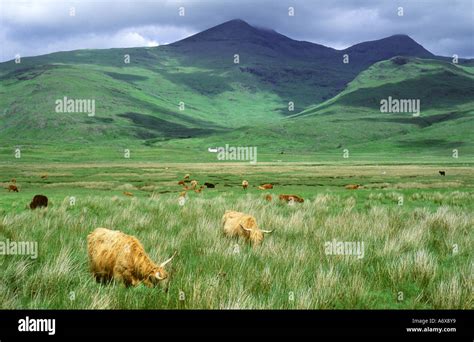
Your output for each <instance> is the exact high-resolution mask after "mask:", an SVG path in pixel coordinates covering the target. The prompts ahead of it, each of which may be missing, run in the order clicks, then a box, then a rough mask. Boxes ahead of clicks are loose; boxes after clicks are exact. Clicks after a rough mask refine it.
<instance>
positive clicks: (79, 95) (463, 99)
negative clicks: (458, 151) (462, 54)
mask: <svg viewBox="0 0 474 342" xmlns="http://www.w3.org/2000/svg"><path fill="white" fill-rule="evenodd" d="M235 54H238V55H239V58H240V61H239V63H238V64H235V63H234V55H235ZM344 54H349V55H350V57H351V62H350V63H349V64H344V63H342V56H343V55H344ZM397 55H404V56H409V57H394V56H397ZM126 56H129V57H130V63H125V62H124V58H125V57H126ZM392 57H393V58H392ZM416 57H419V58H416ZM387 58H392V59H390V60H386V59H387ZM420 58H429V59H420ZM379 61H381V62H379ZM373 63H376V64H374V65H372V64H373ZM460 63H461V64H460V65H453V64H451V63H449V61H447V60H446V59H445V58H441V57H437V56H433V55H432V54H431V53H430V52H429V51H427V50H425V49H424V48H423V47H422V46H421V45H419V44H418V43H416V42H415V41H413V40H412V39H411V38H409V37H408V36H404V35H396V36H392V37H388V38H384V39H381V40H378V41H372V42H365V43H361V44H357V45H354V46H353V47H350V48H348V49H345V50H335V49H331V48H328V47H325V46H322V45H318V44H313V43H308V42H301V41H295V40H292V39H290V38H288V37H285V36H283V35H281V34H279V33H277V32H275V31H272V30H266V29H259V28H255V27H252V26H250V25H248V24H247V23H245V22H243V21H240V20H233V21H230V22H227V23H224V24H222V25H219V26H216V27H213V28H211V29H209V30H206V31H203V32H201V33H198V34H196V35H194V36H192V37H189V38H187V39H184V40H182V41H179V42H177V43H174V44H171V45H167V46H160V47H154V48H125V49H108V50H77V51H70V52H57V53H53V54H49V55H44V56H38V57H27V58H22V60H21V63H20V64H15V62H14V61H9V62H5V63H0V132H1V135H0V143H1V146H0V156H4V157H11V155H12V151H13V149H14V148H16V147H20V148H22V150H23V151H25V153H27V154H26V155H28V153H29V156H30V157H32V156H33V155H36V156H38V155H39V154H41V153H43V155H44V153H47V157H46V158H48V159H54V160H64V158H68V157H67V156H69V157H70V158H72V159H74V158H78V159H79V160H87V159H88V158H95V159H97V158H99V157H100V158H104V159H113V158H115V157H114V156H115V155H116V154H117V153H118V152H117V151H120V150H123V149H124V148H131V147H133V148H134V150H140V149H141V150H142V153H141V154H140V155H141V158H143V159H147V158H150V156H154V155H155V154H156V153H155V152H156V151H158V150H159V151H162V152H163V153H158V154H159V155H160V157H163V155H165V154H166V155H168V156H167V157H165V158H169V161H172V160H176V159H179V158H182V160H189V158H191V159H192V160H199V161H205V160H214V159H215V156H213V155H209V154H208V153H207V148H208V147H212V146H223V145H225V144H232V145H235V146H250V145H252V146H257V147H258V148H259V153H260V154H259V155H260V158H263V160H296V161H298V160H312V158H313V157H312V156H313V155H314V154H318V155H323V154H325V155H327V156H330V158H336V157H335V156H337V158H339V156H340V151H341V150H342V149H344V148H348V149H351V150H354V152H356V151H358V153H360V154H366V155H369V156H374V155H379V154H381V153H382V152H383V153H385V154H386V155H390V154H392V155H394V156H397V155H399V154H400V153H405V152H410V153H413V154H415V155H416V154H417V153H419V152H420V151H427V152H428V153H429V154H430V155H432V154H434V155H440V156H446V155H447V151H448V150H449V149H453V148H462V150H463V153H465V155H467V154H471V155H472V152H473V147H472V138H471V137H470V131H472V127H473V122H472V118H473V116H472V114H473V112H472V111H473V108H474V106H473V100H472V99H473V94H474V86H473V74H474V71H473V70H474V67H473V66H472V61H470V60H461V61H460ZM371 65H372V66H371ZM389 96H391V97H393V98H407V99H420V101H421V109H422V113H421V116H420V117H417V118H414V117H412V116H411V115H410V114H393V113H381V112H380V100H381V99H383V98H387V97H389ZM64 97H67V98H69V99H93V100H95V115H94V116H88V115H87V113H84V112H80V113H77V112H76V113H67V112H56V110H55V109H56V104H55V103H56V101H57V100H58V99H63V98H64ZM289 102H294V110H293V111H291V110H289V108H288V104H289ZM85 147H87V148H88V149H87V150H84V148H85ZM104 147H107V148H104ZM73 151H74V152H73ZM119 154H120V153H119ZM178 155H179V157H177V156H178ZM53 156H55V157H53Z"/></svg>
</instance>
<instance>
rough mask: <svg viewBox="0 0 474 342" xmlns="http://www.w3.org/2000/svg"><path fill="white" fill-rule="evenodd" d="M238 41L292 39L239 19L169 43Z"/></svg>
mask: <svg viewBox="0 0 474 342" xmlns="http://www.w3.org/2000/svg"><path fill="white" fill-rule="evenodd" d="M225 41H227V42H231V41H234V42H239V43H255V44H262V43H263V42H267V43H268V42H271V43H273V44H277V45H278V44H279V43H281V42H288V41H293V40H292V39H290V38H288V37H286V36H284V35H282V34H280V33H278V32H276V31H274V30H272V29H268V28H262V27H257V26H252V25H250V24H248V23H247V22H245V21H244V20H241V19H233V20H229V21H226V22H225V23H222V24H220V25H217V26H214V27H211V28H209V29H207V30H205V31H202V32H199V33H197V34H195V35H193V36H190V37H188V38H185V39H183V40H180V41H178V42H176V43H173V44H171V45H174V46H181V45H183V44H186V43H198V42H200V43H203V42H225Z"/></svg>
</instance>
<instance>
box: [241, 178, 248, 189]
mask: <svg viewBox="0 0 474 342" xmlns="http://www.w3.org/2000/svg"><path fill="white" fill-rule="evenodd" d="M248 187H249V182H248V181H246V180H243V181H242V188H243V189H244V190H247V188H248Z"/></svg>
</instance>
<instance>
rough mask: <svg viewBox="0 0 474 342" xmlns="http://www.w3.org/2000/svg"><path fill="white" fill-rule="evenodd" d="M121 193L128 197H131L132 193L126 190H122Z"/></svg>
mask: <svg viewBox="0 0 474 342" xmlns="http://www.w3.org/2000/svg"><path fill="white" fill-rule="evenodd" d="M123 194H124V195H125V196H128V197H133V194H132V193H131V192H128V191H124V192H123Z"/></svg>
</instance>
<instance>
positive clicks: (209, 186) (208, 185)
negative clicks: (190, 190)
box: [204, 182, 216, 189]
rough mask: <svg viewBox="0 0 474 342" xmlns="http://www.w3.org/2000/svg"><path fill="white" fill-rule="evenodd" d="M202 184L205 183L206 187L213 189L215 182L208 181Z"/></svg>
mask: <svg viewBox="0 0 474 342" xmlns="http://www.w3.org/2000/svg"><path fill="white" fill-rule="evenodd" d="M204 185H205V186H206V187H207V188H208V189H214V188H215V187H216V186H215V184H212V183H209V182H206V183H204Z"/></svg>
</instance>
